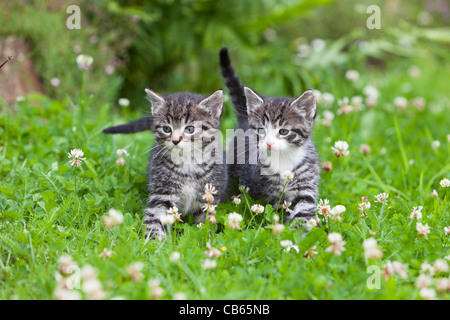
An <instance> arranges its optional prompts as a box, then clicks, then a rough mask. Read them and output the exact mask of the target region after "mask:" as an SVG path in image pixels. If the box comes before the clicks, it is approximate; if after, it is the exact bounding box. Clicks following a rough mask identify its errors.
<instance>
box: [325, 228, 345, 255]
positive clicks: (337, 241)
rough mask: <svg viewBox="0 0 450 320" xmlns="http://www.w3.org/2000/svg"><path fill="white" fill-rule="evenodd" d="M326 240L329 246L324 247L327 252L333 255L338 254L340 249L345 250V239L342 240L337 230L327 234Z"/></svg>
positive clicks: (340, 251)
mask: <svg viewBox="0 0 450 320" xmlns="http://www.w3.org/2000/svg"><path fill="white" fill-rule="evenodd" d="M328 240H329V241H330V243H331V246H329V247H328V248H326V249H325V251H327V252H332V253H333V254H334V255H337V256H340V255H341V253H342V251H345V248H344V245H345V243H346V242H345V241H343V240H342V236H341V235H340V234H339V233H337V232H332V233H330V234H329V235H328Z"/></svg>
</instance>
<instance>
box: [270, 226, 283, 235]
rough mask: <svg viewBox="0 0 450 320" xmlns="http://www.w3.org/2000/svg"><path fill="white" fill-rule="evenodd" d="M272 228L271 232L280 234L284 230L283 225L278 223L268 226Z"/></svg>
mask: <svg viewBox="0 0 450 320" xmlns="http://www.w3.org/2000/svg"><path fill="white" fill-rule="evenodd" d="M270 227H271V228H272V232H273V234H280V233H282V232H283V230H284V225H282V224H280V223H275V224H274V225H272V226H270Z"/></svg>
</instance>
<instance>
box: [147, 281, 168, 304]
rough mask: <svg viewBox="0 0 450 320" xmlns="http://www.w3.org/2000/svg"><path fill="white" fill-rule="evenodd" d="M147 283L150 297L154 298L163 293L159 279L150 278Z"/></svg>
mask: <svg viewBox="0 0 450 320" xmlns="http://www.w3.org/2000/svg"><path fill="white" fill-rule="evenodd" d="M147 284H148V286H149V287H150V298H152V299H153V300H156V299H159V298H160V297H161V296H162V295H163V293H164V290H163V289H162V288H161V287H160V281H159V279H150V280H148V282H147Z"/></svg>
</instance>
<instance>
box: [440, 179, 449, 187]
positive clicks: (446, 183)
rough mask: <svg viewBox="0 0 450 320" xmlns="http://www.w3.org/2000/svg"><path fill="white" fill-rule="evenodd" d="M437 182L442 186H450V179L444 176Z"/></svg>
mask: <svg viewBox="0 0 450 320" xmlns="http://www.w3.org/2000/svg"><path fill="white" fill-rule="evenodd" d="M439 184H440V185H441V187H442V188H448V187H450V180H448V179H447V178H444V179H442V180H441V181H440V182H439Z"/></svg>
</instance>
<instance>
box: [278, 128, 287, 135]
mask: <svg viewBox="0 0 450 320" xmlns="http://www.w3.org/2000/svg"><path fill="white" fill-rule="evenodd" d="M278 132H279V133H280V134H281V135H282V136H285V135H287V134H288V133H289V130H288V129H280V131H278Z"/></svg>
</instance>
